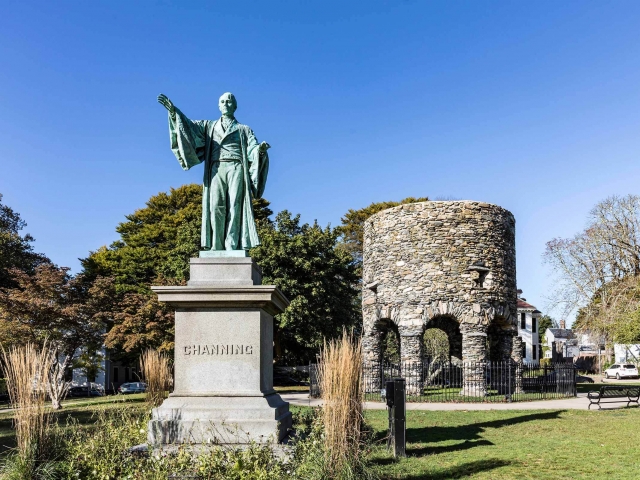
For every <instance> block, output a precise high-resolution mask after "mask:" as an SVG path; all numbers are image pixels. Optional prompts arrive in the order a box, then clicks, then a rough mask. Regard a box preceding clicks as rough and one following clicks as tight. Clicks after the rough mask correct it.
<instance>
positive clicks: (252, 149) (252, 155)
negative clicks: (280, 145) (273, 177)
mask: <svg viewBox="0 0 640 480" xmlns="http://www.w3.org/2000/svg"><path fill="white" fill-rule="evenodd" d="M246 133H247V160H248V163H249V178H250V179H251V193H252V194H253V197H254V198H262V194H263V193H264V187H265V186H266V184H267V174H268V173H269V154H268V153H267V152H264V153H263V154H260V144H259V143H258V140H257V139H256V136H255V135H254V134H253V131H252V130H251V129H250V128H247V132H246Z"/></svg>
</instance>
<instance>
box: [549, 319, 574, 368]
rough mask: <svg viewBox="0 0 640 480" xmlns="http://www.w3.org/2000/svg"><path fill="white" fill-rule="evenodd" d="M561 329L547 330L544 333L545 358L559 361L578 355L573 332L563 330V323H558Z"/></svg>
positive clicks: (568, 329) (566, 329)
mask: <svg viewBox="0 0 640 480" xmlns="http://www.w3.org/2000/svg"><path fill="white" fill-rule="evenodd" d="M560 326H561V327H563V328H547V330H546V332H545V333H544V345H545V346H546V347H547V348H545V358H551V359H552V360H554V361H556V360H561V359H563V358H574V357H577V356H579V355H580V347H579V346H578V339H577V338H576V336H575V334H574V333H573V330H571V329H570V328H564V321H563V322H560Z"/></svg>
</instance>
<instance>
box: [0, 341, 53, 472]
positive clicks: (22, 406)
mask: <svg viewBox="0 0 640 480" xmlns="http://www.w3.org/2000/svg"><path fill="white" fill-rule="evenodd" d="M2 353H3V358H4V363H5V365H6V368H5V371H6V375H7V390H8V392H9V398H10V400H11V403H12V406H13V407H14V408H15V414H14V417H13V423H14V427H15V432H16V441H17V447H16V450H15V452H14V453H13V455H11V457H10V459H9V461H7V462H6V463H5V465H4V466H3V478H6V479H12V478H16V479H20V480H30V479H36V478H43V477H46V476H48V473H49V465H48V462H47V461H48V459H49V458H50V453H51V451H50V445H49V441H50V435H49V434H50V428H49V427H50V415H49V414H48V413H47V410H46V406H45V400H46V385H45V383H46V381H47V374H48V372H49V368H50V362H51V355H50V354H49V351H48V350H47V346H46V345H45V346H44V347H43V348H42V349H38V348H37V347H36V346H35V345H33V344H31V343H28V344H26V345H22V346H14V347H11V348H10V349H8V350H4V349H3V350H2Z"/></svg>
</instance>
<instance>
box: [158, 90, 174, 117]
mask: <svg viewBox="0 0 640 480" xmlns="http://www.w3.org/2000/svg"><path fill="white" fill-rule="evenodd" d="M158 103H159V104H160V105H162V106H163V107H164V108H166V109H167V110H169V113H173V112H174V111H175V107H174V106H173V102H172V101H171V100H169V97H167V96H166V95H165V94H164V93H161V94H160V95H158Z"/></svg>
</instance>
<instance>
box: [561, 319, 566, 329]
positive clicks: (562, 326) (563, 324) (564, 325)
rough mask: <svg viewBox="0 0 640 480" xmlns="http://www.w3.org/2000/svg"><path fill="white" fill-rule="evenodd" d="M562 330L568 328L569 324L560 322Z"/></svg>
mask: <svg viewBox="0 0 640 480" xmlns="http://www.w3.org/2000/svg"><path fill="white" fill-rule="evenodd" d="M560 328H567V322H565V321H564V320H560Z"/></svg>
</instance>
